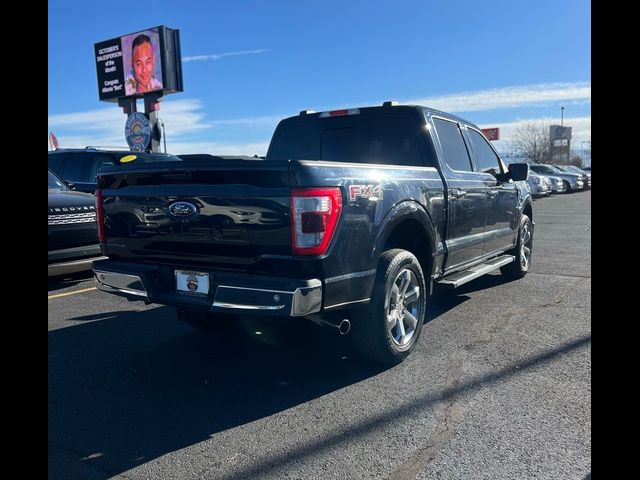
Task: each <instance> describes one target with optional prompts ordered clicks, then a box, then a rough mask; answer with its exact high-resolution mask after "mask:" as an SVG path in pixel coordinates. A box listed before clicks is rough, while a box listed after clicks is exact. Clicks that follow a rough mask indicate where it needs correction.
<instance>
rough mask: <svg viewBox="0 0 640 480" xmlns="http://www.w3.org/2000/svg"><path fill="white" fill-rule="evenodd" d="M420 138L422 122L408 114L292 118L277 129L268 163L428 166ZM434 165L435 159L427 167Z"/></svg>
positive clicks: (270, 148)
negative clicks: (296, 161) (327, 161)
mask: <svg viewBox="0 0 640 480" xmlns="http://www.w3.org/2000/svg"><path fill="white" fill-rule="evenodd" d="M419 134H420V128H419V124H418V122H416V121H415V120H414V119H413V118H412V117H410V116H409V115H406V114H404V115H403V114H359V115H345V116H341V117H329V118H318V117H314V118H290V119H287V120H284V121H282V122H281V123H280V125H279V126H278V128H277V129H276V132H275V133H274V136H273V140H272V142H271V146H270V147H269V154H268V155H267V160H289V159H292V160H331V161H336V162H356V163H375V164H387V165H406V166H425V164H424V163H423V160H422V156H421V151H420V147H419V144H418V138H419V137H418V135H419ZM423 136H425V135H424V133H423ZM434 165H435V163H434V162H433V159H431V160H430V161H429V162H427V164H426V166H434Z"/></svg>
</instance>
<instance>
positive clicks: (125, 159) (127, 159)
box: [120, 155, 138, 163]
mask: <svg viewBox="0 0 640 480" xmlns="http://www.w3.org/2000/svg"><path fill="white" fill-rule="evenodd" d="M136 158H138V157H137V156H136V155H127V156H126V157H122V158H121V159H120V163H127V162H133V161H134V160H135V159H136Z"/></svg>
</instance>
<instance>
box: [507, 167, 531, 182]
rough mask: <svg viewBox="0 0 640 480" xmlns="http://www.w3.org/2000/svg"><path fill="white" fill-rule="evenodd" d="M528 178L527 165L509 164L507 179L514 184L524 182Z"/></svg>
mask: <svg viewBox="0 0 640 480" xmlns="http://www.w3.org/2000/svg"><path fill="white" fill-rule="evenodd" d="M528 176H529V164H528V163H511V164H509V178H511V180H513V181H514V182H520V181H523V180H526V179H527V177H528Z"/></svg>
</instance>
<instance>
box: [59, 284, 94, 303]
mask: <svg viewBox="0 0 640 480" xmlns="http://www.w3.org/2000/svg"><path fill="white" fill-rule="evenodd" d="M90 290H96V287H91V288H83V289H82V290H74V291H73V292H67V293H58V294H57V295H49V300H51V299H52V298H60V297H66V296H67V295H75V294H76V293H82V292H88V291H90Z"/></svg>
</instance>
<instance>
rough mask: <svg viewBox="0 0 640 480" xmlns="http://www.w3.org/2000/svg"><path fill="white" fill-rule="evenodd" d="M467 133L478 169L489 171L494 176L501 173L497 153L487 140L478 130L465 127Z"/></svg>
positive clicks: (483, 171) (484, 171)
mask: <svg viewBox="0 0 640 480" xmlns="http://www.w3.org/2000/svg"><path fill="white" fill-rule="evenodd" d="M467 133H468V134H469V139H470V141H471V148H472V149H473V153H474V154H475V158H476V168H477V169H478V171H479V172H482V173H490V174H491V175H493V176H494V177H495V176H497V175H498V174H499V173H501V171H500V161H499V159H498V155H496V153H495V152H494V151H493V148H491V145H489V142H487V140H486V139H485V138H484V137H483V136H482V135H481V134H480V133H479V132H477V131H475V130H473V129H471V128H467Z"/></svg>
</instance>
